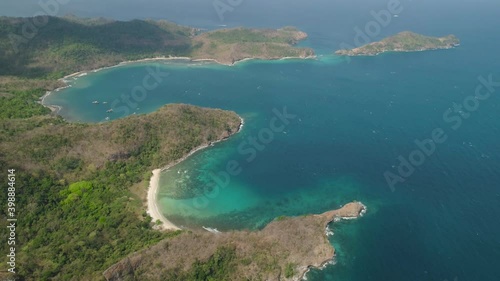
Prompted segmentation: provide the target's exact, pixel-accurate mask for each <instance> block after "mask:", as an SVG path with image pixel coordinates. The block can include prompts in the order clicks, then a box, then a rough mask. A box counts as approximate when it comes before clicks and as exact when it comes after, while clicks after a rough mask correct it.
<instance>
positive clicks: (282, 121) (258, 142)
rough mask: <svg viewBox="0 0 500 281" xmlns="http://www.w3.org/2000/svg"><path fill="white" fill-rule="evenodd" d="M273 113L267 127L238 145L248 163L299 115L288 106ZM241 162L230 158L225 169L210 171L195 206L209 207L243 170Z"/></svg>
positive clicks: (241, 154) (195, 200)
mask: <svg viewBox="0 0 500 281" xmlns="http://www.w3.org/2000/svg"><path fill="white" fill-rule="evenodd" d="M273 115H274V116H273V117H272V118H271V119H270V121H269V123H268V126H267V127H265V128H262V129H260V130H259V132H258V133H257V134H256V135H255V136H249V137H248V138H247V139H246V140H243V141H242V142H241V143H240V144H239V145H238V154H239V155H240V156H244V157H245V159H244V161H245V162H246V163H251V162H253V161H255V159H256V158H257V156H258V155H259V152H261V151H263V150H265V149H266V147H267V146H268V145H269V144H270V143H272V142H273V141H274V139H275V137H276V134H278V133H281V132H283V131H284V130H285V128H286V126H288V125H289V124H290V123H291V121H292V120H293V119H295V118H296V117H297V115H295V114H290V113H289V112H288V110H287V107H286V106H285V107H283V109H282V110H281V111H280V110H278V109H277V108H274V109H273ZM240 163H242V162H241V161H237V160H234V159H233V160H229V161H228V162H227V163H226V168H225V169H224V170H222V171H219V172H217V173H213V172H210V173H209V176H210V178H211V182H210V183H209V184H208V185H207V186H205V187H204V188H203V191H202V192H200V194H199V195H198V196H197V197H195V198H193V206H194V208H196V209H203V208H207V207H208V205H209V203H210V200H212V199H214V198H216V197H217V196H219V194H220V192H221V191H222V190H223V189H225V188H226V187H228V186H229V184H230V183H231V178H232V177H236V176H238V175H240V174H241V173H242V172H243V168H242V167H241V165H240Z"/></svg>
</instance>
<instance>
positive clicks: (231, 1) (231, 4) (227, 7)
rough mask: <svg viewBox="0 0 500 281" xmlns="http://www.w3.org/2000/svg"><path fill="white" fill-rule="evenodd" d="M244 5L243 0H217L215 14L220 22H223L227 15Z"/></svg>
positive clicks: (214, 4)
mask: <svg viewBox="0 0 500 281" xmlns="http://www.w3.org/2000/svg"><path fill="white" fill-rule="evenodd" d="M242 3H243V0H215V1H214V2H213V3H212V5H213V6H214V9H215V12H216V13H217V15H218V16H219V19H220V21H223V20H224V14H225V13H227V12H230V13H231V12H233V11H234V9H235V8H236V7H238V6H240V5H241V4H242Z"/></svg>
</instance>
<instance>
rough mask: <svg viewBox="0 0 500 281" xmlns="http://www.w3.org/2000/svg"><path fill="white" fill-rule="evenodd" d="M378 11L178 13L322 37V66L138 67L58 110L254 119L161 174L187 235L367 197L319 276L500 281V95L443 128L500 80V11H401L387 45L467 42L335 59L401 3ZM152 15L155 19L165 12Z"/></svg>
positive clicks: (168, 211) (95, 82)
mask: <svg viewBox="0 0 500 281" xmlns="http://www.w3.org/2000/svg"><path fill="white" fill-rule="evenodd" d="M153 2H154V1H152V3H153ZM366 2H367V1H360V0H358V1H351V2H349V3H347V2H346V1H312V2H307V3H308V4H306V3H305V2H300V3H299V2H291V3H290V4H284V3H285V2H284V1H276V2H273V3H272V4H263V3H264V2H263V1H256V2H252V3H249V1H244V2H243V3H242V4H241V5H240V6H238V7H236V8H235V10H234V11H233V12H231V13H227V14H226V15H227V17H226V18H225V20H224V21H222V23H221V21H220V19H219V18H218V16H217V15H216V14H215V13H214V11H213V10H212V9H213V8H212V7H211V3H209V4H210V5H207V2H203V4H199V6H194V5H192V6H191V7H197V8H196V9H194V8H193V9H192V10H187V9H186V10H183V9H184V8H182V7H184V6H183V5H188V4H179V6H178V7H180V8H178V9H179V11H178V12H177V13H172V14H169V13H167V14H168V15H171V16H170V18H171V19H173V20H175V21H176V22H179V23H183V24H192V25H197V26H199V27H204V28H207V29H212V28H215V27H217V25H219V24H225V25H228V26H236V25H245V26H266V27H279V26H283V25H294V26H297V27H299V28H300V29H302V30H305V31H306V32H308V34H309V35H310V37H309V39H308V40H307V41H306V42H303V43H302V45H305V46H310V47H312V48H314V49H315V51H316V52H317V53H318V55H319V56H318V59H317V60H287V61H276V62H264V61H248V62H244V63H241V64H238V65H236V66H233V67H227V66H221V65H215V64H209V63H186V62H162V63H159V64H158V63H141V64H131V65H127V66H122V67H119V68H113V69H107V70H103V71H100V72H97V73H91V74H89V75H87V76H84V77H81V78H79V79H77V80H76V81H72V82H71V84H72V87H71V88H68V89H65V90H63V91H60V92H58V93H55V94H52V95H51V96H49V97H48V98H47V99H46V102H47V103H51V104H57V105H61V106H63V110H62V111H61V114H62V115H63V116H64V117H66V118H68V119H69V120H74V121H76V120H80V121H85V122H102V121H105V118H106V117H107V116H109V117H110V118H111V119H113V118H118V117H122V116H123V113H126V112H128V113H130V114H131V113H132V112H136V113H138V114H141V113H147V112H151V111H153V110H155V109H157V108H159V107H160V106H162V105H164V104H167V103H178V102H182V103H189V104H194V105H199V106H207V107H214V108H223V109H229V110H234V111H236V112H237V113H238V114H240V115H241V116H242V117H243V118H244V119H245V126H244V128H243V131H242V132H240V133H239V134H237V135H235V136H233V137H232V138H231V139H229V140H228V141H225V142H222V143H218V144H216V145H215V146H214V147H211V148H209V149H206V150H203V151H201V152H198V153H196V154H195V155H193V156H192V157H190V158H189V159H188V160H186V161H185V162H183V163H181V164H179V165H178V166H175V167H174V168H172V169H170V170H169V171H166V172H164V173H163V174H162V178H161V186H162V190H161V193H160V197H159V202H160V203H161V205H162V206H163V208H162V209H163V212H164V213H165V215H166V216H167V217H168V218H169V219H171V220H172V221H174V222H175V223H177V224H179V225H184V226H188V227H200V226H202V225H204V226H210V227H217V228H218V229H221V230H228V229H244V228H250V229H258V228H261V227H263V226H264V225H265V224H267V223H268V222H269V221H271V220H272V219H273V218H275V217H277V216H280V215H292V216H293V215H301V214H305V213H319V212H324V211H327V210H330V209H334V208H337V207H339V206H340V205H341V204H345V203H346V202H349V201H352V200H360V201H362V202H363V203H365V204H366V205H367V206H368V213H367V214H366V216H365V217H363V218H361V219H359V220H356V221H348V222H341V223H338V224H336V225H333V228H334V231H335V235H334V236H333V237H331V241H332V243H333V244H334V245H335V246H336V248H337V250H338V259H337V264H336V265H332V266H328V267H327V268H326V269H324V270H322V271H318V270H313V271H312V272H311V273H310V274H309V275H308V280H450V281H451V280H500V267H499V266H498V264H500V238H499V237H500V223H499V221H498V218H499V217H500V188H499V182H500V145H498V139H499V138H500V111H499V106H500V97H499V94H500V87H497V88H494V90H495V92H493V93H492V94H491V96H490V97H488V98H486V99H484V100H476V101H477V105H478V107H477V109H475V110H472V111H468V110H467V109H466V108H462V110H461V111H459V112H458V113H451V114H450V115H449V118H455V119H450V120H445V119H444V118H443V114H444V113H445V112H446V111H447V110H448V109H449V108H453V104H454V103H457V104H460V103H463V101H464V100H468V101H472V100H471V99H468V97H470V96H473V95H474V92H475V89H476V87H477V86H478V85H480V82H479V80H478V77H479V76H482V77H485V78H488V76H489V75H491V76H492V79H493V80H494V81H500V66H499V62H500V52H498V50H499V49H500V35H499V33H498V26H500V18H499V17H498V16H497V15H498V14H499V12H500V4H499V3H498V2H497V1H474V2H473V1H460V3H456V2H451V1H448V2H446V1H434V2H431V1H418V2H417V1H401V3H402V6H403V8H404V10H403V12H402V13H401V14H400V15H399V17H397V18H392V19H391V23H390V24H389V25H388V26H387V27H384V28H382V29H381V32H380V34H379V35H378V36H377V37H376V38H373V39H380V38H381V37H384V36H386V35H390V34H394V33H396V32H399V31H403V30H412V31H415V32H419V33H423V34H426V35H435V36H442V35H446V34H450V33H451V34H455V35H457V36H458V37H459V38H460V39H461V43H462V44H461V46H460V47H459V48H456V49H452V50H443V51H430V52H421V53H399V54H384V55H381V56H377V57H357V58H352V59H346V58H340V57H337V56H334V55H333V54H332V52H333V51H334V50H336V49H338V47H339V46H340V44H341V43H342V42H344V43H348V44H351V45H352V44H353V42H354V41H353V40H354V36H355V32H354V27H355V26H358V27H361V28H363V27H364V26H365V25H366V23H367V22H369V21H370V20H372V17H371V15H370V11H371V10H374V11H379V10H381V9H384V8H385V7H386V4H387V2H385V1H373V2H370V4H369V5H366ZM110 3H113V1H111V2H110ZM154 3H156V2H154ZM188 3H190V2H188ZM200 3H201V2H200ZM294 3H295V4H294ZM75 5H76V4H75ZM110 5H111V4H110ZM158 5H159V4H158ZM202 7H204V8H202ZM206 7H208V8H207V9H209V10H207V9H205V8H206ZM89 9H90V8H89ZM147 11H149V14H148V16H144V17H153V18H155V17H156V18H157V17H161V16H160V15H159V14H157V12H153V9H148V8H145V12H144V13H145V14H147V13H148V12H147ZM87 12H88V13H89V14H92V11H87ZM82 13H83V12H82ZM116 13H118V12H116ZM120 14H121V15H122V17H123V18H127V17H129V16H127V14H126V13H120ZM193 14H199V16H198V17H196V16H193ZM141 15H142V14H141ZM109 16H113V14H110V15H109ZM130 16H132V14H130ZM165 17H166V16H165ZM148 68H149V69H150V70H151V69H153V70H154V69H157V68H158V69H159V70H160V71H161V72H162V73H168V76H166V75H164V76H162V77H163V78H162V81H161V83H160V84H159V85H158V87H156V88H155V89H153V90H151V91H148V92H147V94H146V96H145V98H144V100H141V101H138V102H134V103H137V104H133V105H128V104H127V103H126V102H123V101H121V98H120V96H121V95H122V94H130V93H131V92H132V89H134V87H136V86H138V85H141V84H142V79H143V78H144V77H145V76H146V75H148ZM93 100H99V101H100V102H101V103H100V104H99V105H94V104H92V103H91V102H92V101H93ZM103 101H107V102H108V104H107V105H104V104H103V103H102V102H103ZM113 101H117V102H116V103H115V106H114V108H115V109H117V108H118V107H120V106H121V107H123V106H125V107H126V108H127V110H126V111H118V110H115V112H114V113H111V114H108V113H106V110H107V109H108V108H110V107H113V106H112V104H113ZM285 107H286V110H287V112H288V113H289V114H292V115H294V116H295V117H294V118H291V119H289V123H288V124H286V126H285V127H284V128H283V130H280V131H274V132H273V133H272V136H271V135H269V130H267V129H268V128H270V122H271V120H273V117H275V116H276V114H275V111H276V110H277V111H283V109H284V108H285ZM469 108H470V107H469ZM460 114H463V115H462V116H467V119H465V118H464V117H461V118H460V119H461V120H462V124H461V125H460V126H458V127H457V128H456V130H455V129H453V127H454V126H455V125H457V123H456V122H458V121H456V120H457V119H456V118H457V116H460ZM466 114H469V115H466ZM451 120H454V121H451ZM165 122H168V120H165ZM436 128H441V129H442V130H443V132H444V133H445V134H446V136H447V139H446V141H444V143H441V144H437V146H436V150H435V152H434V153H432V154H431V155H430V156H428V157H426V158H425V161H424V163H423V164H421V165H419V166H418V167H417V168H416V170H415V172H414V173H413V174H412V175H411V176H409V177H408V178H407V179H406V181H405V182H404V183H399V184H398V185H396V187H395V190H394V191H393V190H391V189H390V188H389V186H388V184H387V182H386V179H385V178H384V173H385V172H386V171H391V172H393V173H395V174H396V173H397V166H398V165H399V161H398V156H400V155H401V156H403V157H404V158H406V159H408V157H409V155H410V153H411V152H412V151H415V150H416V149H417V146H416V144H415V140H420V141H423V140H425V139H428V138H431V137H432V132H433V130H435V129H436ZM259 134H261V136H264V139H266V140H268V141H269V143H266V144H265V145H263V147H261V146H259V149H255V150H254V151H255V155H254V154H253V152H251V151H252V149H250V147H251V146H250V144H249V142H250V138H252V137H257V138H258V137H259ZM251 156H254V157H251ZM232 161H236V162H237V163H238V164H239V166H240V167H241V173H240V174H238V175H236V176H230V177H229V181H228V183H227V185H224V184H219V189H218V190H217V188H215V189H214V179H213V177H211V176H210V175H211V174H212V173H213V174H215V175H216V176H215V177H216V178H219V179H224V178H223V177H221V176H220V172H221V171H224V170H226V166H227V164H228V163H234V162H232ZM173 189H179V190H187V191H188V192H187V193H186V194H188V195H189V194H198V195H197V196H195V197H194V199H193V197H192V195H191V196H190V197H189V196H188V197H189V198H185V199H174V198H171V197H170V196H169V194H170V193H169V190H173ZM205 190H206V191H205Z"/></svg>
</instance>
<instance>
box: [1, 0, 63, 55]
mask: <svg viewBox="0 0 500 281" xmlns="http://www.w3.org/2000/svg"><path fill="white" fill-rule="evenodd" d="M69 1H70V0H40V1H38V6H39V7H40V10H39V11H37V12H35V13H34V14H33V16H32V17H31V18H27V19H25V22H24V24H23V25H22V26H21V34H20V35H19V34H15V33H11V34H9V40H10V44H11V46H12V49H13V50H14V53H18V52H19V47H20V46H21V45H22V44H27V43H28V42H29V41H30V40H31V39H33V38H35V36H36V35H37V34H38V32H39V30H40V28H43V27H44V26H46V25H47V24H48V23H49V16H57V15H58V14H59V11H60V6H61V5H66V4H68V3H69Z"/></svg>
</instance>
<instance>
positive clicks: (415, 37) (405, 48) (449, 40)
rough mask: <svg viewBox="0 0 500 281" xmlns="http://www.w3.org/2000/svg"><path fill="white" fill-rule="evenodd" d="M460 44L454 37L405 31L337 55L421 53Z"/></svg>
mask: <svg viewBox="0 0 500 281" xmlns="http://www.w3.org/2000/svg"><path fill="white" fill-rule="evenodd" d="M459 44H460V40H459V39H458V38H457V37H456V36H454V35H448V36H445V37H429V36H424V35H420V34H417V33H413V32H410V31H404V32H401V33H398V34H396V35H394V36H391V37H388V38H385V39H383V40H381V41H378V42H373V43H370V44H367V45H364V46H361V47H359V48H354V49H351V50H338V51H336V52H335V53H336V54H337V55H342V56H376V55H379V54H382V53H385V52H420V51H428V50H439V49H450V48H453V47H456V46H458V45H459Z"/></svg>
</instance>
